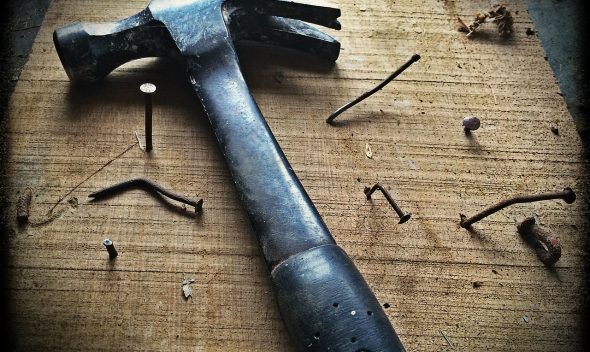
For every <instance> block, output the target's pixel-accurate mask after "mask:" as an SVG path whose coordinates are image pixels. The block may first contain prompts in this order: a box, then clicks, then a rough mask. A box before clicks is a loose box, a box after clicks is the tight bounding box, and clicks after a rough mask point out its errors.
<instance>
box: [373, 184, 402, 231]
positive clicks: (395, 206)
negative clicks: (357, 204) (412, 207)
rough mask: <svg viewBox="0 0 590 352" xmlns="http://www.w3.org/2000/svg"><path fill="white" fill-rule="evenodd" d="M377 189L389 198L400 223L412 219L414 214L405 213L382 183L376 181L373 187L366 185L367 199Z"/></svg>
mask: <svg viewBox="0 0 590 352" xmlns="http://www.w3.org/2000/svg"><path fill="white" fill-rule="evenodd" d="M376 190H380V191H381V193H383V195H384V196H385V199H387V201H388V202H389V204H390V205H391V207H392V208H393V210H395V212H396V213H397V215H398V216H399V224H403V223H404V222H406V221H408V220H410V217H412V214H410V213H404V212H403V211H402V210H401V209H400V207H398V206H397V204H396V203H395V201H394V200H393V198H392V197H391V195H390V194H389V192H387V190H386V189H385V188H383V186H381V184H380V183H376V184H375V185H374V186H373V187H371V188H369V187H365V195H366V196H367V199H371V194H373V192H375V191H376Z"/></svg>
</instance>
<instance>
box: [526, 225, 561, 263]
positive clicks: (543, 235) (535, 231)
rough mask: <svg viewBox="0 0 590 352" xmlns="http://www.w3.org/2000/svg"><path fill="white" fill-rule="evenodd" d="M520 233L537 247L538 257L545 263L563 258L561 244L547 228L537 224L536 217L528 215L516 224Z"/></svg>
mask: <svg viewBox="0 0 590 352" xmlns="http://www.w3.org/2000/svg"><path fill="white" fill-rule="evenodd" d="M516 228H517V230H518V233H519V234H520V235H521V236H522V237H523V238H524V239H525V240H526V241H527V242H529V243H530V244H531V245H532V246H534V248H535V252H536V253H537V257H539V259H540V260H541V261H542V262H543V264H545V265H549V266H550V265H553V264H555V263H556V262H557V261H558V260H559V258H561V245H560V244H559V242H558V241H557V239H556V238H555V236H554V235H553V234H552V233H551V232H550V231H549V230H548V229H546V228H544V227H541V226H539V225H537V224H535V218H534V217H532V216H531V217H528V218H526V219H524V220H523V221H521V222H520V223H518V224H517V225H516Z"/></svg>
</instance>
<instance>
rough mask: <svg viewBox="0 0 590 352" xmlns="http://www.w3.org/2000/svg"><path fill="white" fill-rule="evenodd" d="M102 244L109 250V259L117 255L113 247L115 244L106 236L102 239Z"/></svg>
mask: <svg viewBox="0 0 590 352" xmlns="http://www.w3.org/2000/svg"><path fill="white" fill-rule="evenodd" d="M102 244H103V245H104V246H105V248H106V249H107V252H109V258H110V259H114V258H116V257H117V256H118V255H119V253H118V252H117V250H116V249H115V245H114V244H113V241H111V240H109V239H108V238H105V240H104V241H102Z"/></svg>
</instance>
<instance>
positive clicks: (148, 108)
mask: <svg viewBox="0 0 590 352" xmlns="http://www.w3.org/2000/svg"><path fill="white" fill-rule="evenodd" d="M139 90H141V92H142V93H143V95H144V96H145V151H146V152H149V151H151V150H152V148H153V147H152V95H153V94H154V93H155V92H156V86H155V85H154V84H152V83H144V84H142V85H141V86H140V87H139Z"/></svg>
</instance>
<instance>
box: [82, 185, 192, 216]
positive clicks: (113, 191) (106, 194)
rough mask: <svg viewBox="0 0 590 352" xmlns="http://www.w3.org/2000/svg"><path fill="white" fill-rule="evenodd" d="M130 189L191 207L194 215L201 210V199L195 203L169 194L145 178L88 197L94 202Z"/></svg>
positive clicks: (105, 189)
mask: <svg viewBox="0 0 590 352" xmlns="http://www.w3.org/2000/svg"><path fill="white" fill-rule="evenodd" d="M132 188H143V189H147V190H152V191H156V192H158V193H160V194H162V195H164V196H166V197H168V198H170V199H173V200H175V201H177V202H181V203H184V204H187V205H192V206H193V207H195V213H198V212H200V211H202V210H203V199H199V200H197V201H195V200H192V199H188V198H187V197H185V196H181V195H179V194H176V193H174V192H171V191H169V190H167V189H165V188H164V187H162V186H160V185H159V184H157V183H155V182H153V181H151V180H148V179H145V178H134V179H131V180H127V181H124V182H121V183H117V184H115V185H112V186H109V187H107V188H104V189H101V190H100V191H98V192H94V193H91V194H90V195H88V197H90V198H94V199H95V200H96V199H98V198H104V197H109V196H112V195H115V194H117V193H120V192H123V191H126V190H128V189H132Z"/></svg>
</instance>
